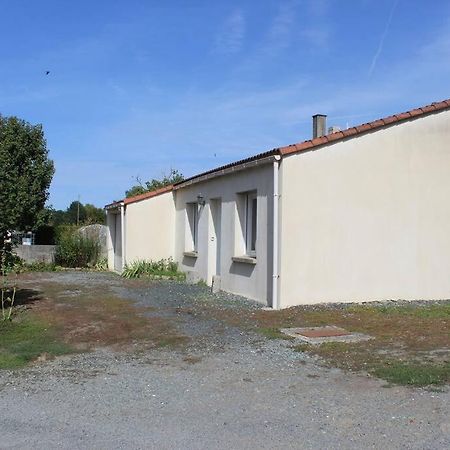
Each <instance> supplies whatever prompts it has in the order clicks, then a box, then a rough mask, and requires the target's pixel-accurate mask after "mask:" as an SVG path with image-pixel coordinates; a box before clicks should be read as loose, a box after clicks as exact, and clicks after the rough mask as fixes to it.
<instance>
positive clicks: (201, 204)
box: [197, 194, 206, 206]
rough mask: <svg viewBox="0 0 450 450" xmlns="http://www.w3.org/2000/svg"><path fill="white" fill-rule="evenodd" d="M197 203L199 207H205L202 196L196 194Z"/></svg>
mask: <svg viewBox="0 0 450 450" xmlns="http://www.w3.org/2000/svg"><path fill="white" fill-rule="evenodd" d="M197 203H198V204H199V205H200V206H205V203H206V202H205V197H203V195H202V194H198V195H197Z"/></svg>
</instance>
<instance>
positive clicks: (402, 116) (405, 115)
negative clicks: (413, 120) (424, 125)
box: [395, 112, 411, 122]
mask: <svg viewBox="0 0 450 450" xmlns="http://www.w3.org/2000/svg"><path fill="white" fill-rule="evenodd" d="M410 117H411V114H410V113H409V112H404V113H400V114H396V115H395V118H396V119H397V122H398V121H400V120H405V119H409V118H410Z"/></svg>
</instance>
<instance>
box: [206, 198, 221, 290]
mask: <svg viewBox="0 0 450 450" xmlns="http://www.w3.org/2000/svg"><path fill="white" fill-rule="evenodd" d="M209 208H210V213H211V229H210V243H209V244H210V245H209V248H210V252H209V255H210V258H209V261H210V262H209V264H208V265H209V269H210V280H211V282H212V277H213V276H216V275H220V272H221V264H220V259H221V235H222V233H221V231H222V230H221V229H222V199H220V198H214V199H211V200H210V204H209Z"/></svg>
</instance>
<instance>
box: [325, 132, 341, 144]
mask: <svg viewBox="0 0 450 450" xmlns="http://www.w3.org/2000/svg"><path fill="white" fill-rule="evenodd" d="M327 137H328V142H332V141H337V140H339V139H342V138H343V137H344V133H343V132H342V131H336V132H335V133H331V134H329V135H328V136H327Z"/></svg>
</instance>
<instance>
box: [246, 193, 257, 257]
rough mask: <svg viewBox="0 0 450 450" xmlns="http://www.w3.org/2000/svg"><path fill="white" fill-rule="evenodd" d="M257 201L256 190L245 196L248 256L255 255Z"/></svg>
mask: <svg viewBox="0 0 450 450" xmlns="http://www.w3.org/2000/svg"><path fill="white" fill-rule="evenodd" d="M257 213H258V201H257V197H256V192H253V193H251V194H246V196H245V248H246V253H247V255H249V256H256V236H257V226H256V225H257V224H256V220H257V216H258V214H257Z"/></svg>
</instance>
